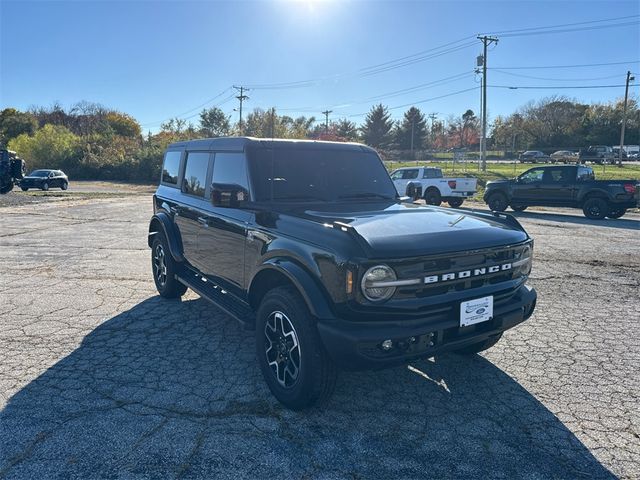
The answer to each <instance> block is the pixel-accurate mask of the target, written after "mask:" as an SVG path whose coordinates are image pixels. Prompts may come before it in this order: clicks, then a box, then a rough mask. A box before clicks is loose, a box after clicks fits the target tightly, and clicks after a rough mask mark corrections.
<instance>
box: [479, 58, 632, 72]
mask: <svg viewBox="0 0 640 480" xmlns="http://www.w3.org/2000/svg"><path fill="white" fill-rule="evenodd" d="M630 63H640V60H630V61H628V62H608V63H582V64H578V65H538V66H535V67H492V68H490V69H489V70H539V69H540V70H541V69H545V68H582V67H604V66H609V65H627V64H630Z"/></svg>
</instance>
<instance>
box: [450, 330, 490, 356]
mask: <svg viewBox="0 0 640 480" xmlns="http://www.w3.org/2000/svg"><path fill="white" fill-rule="evenodd" d="M501 338H502V334H501V333H500V334H498V335H496V336H495V337H489V338H487V339H486V340H482V341H481V342H478V343H473V344H471V345H468V346H466V347H463V348H460V349H458V350H454V352H453V353H457V354H458V355H475V354H476V353H480V352H482V351H484V350H488V349H489V348H491V347H493V346H494V345H495V344H496V343H498V342H499V341H500V339H501Z"/></svg>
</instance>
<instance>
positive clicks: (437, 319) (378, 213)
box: [148, 138, 536, 409]
mask: <svg viewBox="0 0 640 480" xmlns="http://www.w3.org/2000/svg"><path fill="white" fill-rule="evenodd" d="M406 200H408V198H407V199H406ZM154 211H155V213H154V215H153V217H152V219H151V222H150V225H149V238H148V242H149V246H150V247H151V252H152V253H151V259H152V272H153V277H154V280H155V284H156V288H157V290H158V292H159V293H160V295H162V296H164V297H169V298H171V297H174V298H175V297H179V296H181V295H183V294H184V293H185V291H186V289H187V287H188V288H191V289H192V290H193V291H195V292H196V293H198V294H199V295H200V296H202V297H204V298H206V299H209V300H210V301H211V302H213V303H214V304H215V305H217V306H218V307H220V308H222V309H223V310H225V311H226V312H227V313H229V314H230V316H232V317H234V318H236V319H237V320H239V321H240V322H241V323H242V324H243V325H244V326H245V327H246V328H247V329H248V330H253V331H255V345H256V357H257V360H258V363H259V365H260V369H261V370H262V374H263V376H264V378H265V381H266V383H267V385H268V386H269V388H270V389H271V391H272V393H273V394H274V395H275V397H276V398H278V400H280V401H281V402H282V403H283V404H285V405H287V406H288V407H290V408H293V409H299V408H303V407H305V406H307V405H310V404H312V403H314V402H316V401H318V400H321V399H323V398H327V397H328V395H329V394H330V393H331V391H332V389H333V387H334V385H335V379H336V371H337V369H348V370H358V369H369V368H382V367H386V366H390V365H397V364H401V363H404V362H408V361H411V360H415V359H419V358H428V357H432V356H434V355H436V354H439V353H442V352H447V351H449V352H451V351H452V352H457V353H463V354H471V353H475V352H479V351H481V350H485V349H487V348H489V347H491V346H492V345H494V344H495V343H496V342H497V341H498V340H499V339H500V337H501V335H502V332H504V331H505V330H507V329H509V328H511V327H514V326H515V325H517V324H519V323H521V322H523V321H524V320H526V319H527V318H529V317H530V316H531V314H532V313H533V310H534V308H535V304H536V292H535V290H533V289H532V288H531V287H529V286H527V285H526V281H527V278H528V276H529V272H530V270H531V259H532V249H533V240H532V239H531V238H530V237H529V235H527V233H526V232H525V231H524V229H523V228H522V226H521V225H520V224H519V223H518V222H517V221H516V220H515V219H514V218H513V217H512V216H510V215H505V214H498V213H488V212H487V213H475V212H462V211H460V210H454V209H443V208H439V207H435V206H431V205H417V204H413V203H404V202H403V199H401V198H400V197H399V196H398V193H397V191H396V188H395V187H394V184H393V182H392V181H391V178H390V177H389V174H388V173H387V171H386V170H385V168H384V166H383V164H382V161H381V160H380V157H379V156H378V155H377V153H376V152H375V151H374V150H372V149H371V148H369V147H366V146H364V145H359V144H354V143H333V142H311V141H290V140H275V141H274V140H260V139H253V138H218V139H207V140H194V141H190V142H182V143H175V144H172V145H170V146H169V148H168V150H167V152H166V154H165V158H164V164H163V168H162V178H161V181H160V186H159V187H158V189H157V191H156V193H155V195H154ZM219 335H224V331H220V332H219ZM229 341H235V340H232V339H230V340H229ZM250 342H251V343H253V340H250ZM230 348H232V349H233V346H232V347H230ZM185 375H188V372H185Z"/></svg>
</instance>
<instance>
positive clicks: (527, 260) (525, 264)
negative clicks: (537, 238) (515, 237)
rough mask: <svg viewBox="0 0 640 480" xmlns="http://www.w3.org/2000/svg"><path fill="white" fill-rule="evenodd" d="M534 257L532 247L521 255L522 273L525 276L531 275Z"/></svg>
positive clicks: (527, 247) (524, 250)
mask: <svg viewBox="0 0 640 480" xmlns="http://www.w3.org/2000/svg"><path fill="white" fill-rule="evenodd" d="M532 257H533V249H532V248H531V247H530V246H528V245H527V246H526V247H524V249H523V250H522V253H521V254H520V262H522V263H521V266H520V273H522V274H523V275H529V274H530V273H531V260H532Z"/></svg>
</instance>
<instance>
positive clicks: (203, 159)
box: [182, 152, 209, 197]
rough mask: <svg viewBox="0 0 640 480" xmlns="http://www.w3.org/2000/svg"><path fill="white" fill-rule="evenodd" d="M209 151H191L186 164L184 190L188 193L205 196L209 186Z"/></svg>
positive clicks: (183, 181)
mask: <svg viewBox="0 0 640 480" xmlns="http://www.w3.org/2000/svg"><path fill="white" fill-rule="evenodd" d="M208 168H209V153H208V152H189V154H188V155H187V160H186V161H185V166H184V179H183V180H182V191H183V192H184V193H186V194H188V195H196V196H198V197H204V191H205V189H206V187H207V169H208Z"/></svg>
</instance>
